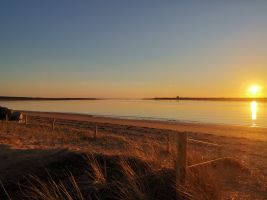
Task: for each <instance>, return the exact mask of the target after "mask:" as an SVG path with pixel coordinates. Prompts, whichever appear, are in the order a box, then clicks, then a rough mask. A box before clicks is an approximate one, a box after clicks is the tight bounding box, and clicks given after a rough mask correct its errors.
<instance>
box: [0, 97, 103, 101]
mask: <svg viewBox="0 0 267 200" xmlns="http://www.w3.org/2000/svg"><path fill="white" fill-rule="evenodd" d="M31 100H37V101H38V100H40V101H41V100H44V101H67V100H100V99H97V98H43V97H9V96H0V101H31Z"/></svg>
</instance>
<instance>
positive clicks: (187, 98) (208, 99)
mask: <svg viewBox="0 0 267 200" xmlns="http://www.w3.org/2000/svg"><path fill="white" fill-rule="evenodd" d="M144 100H177V101H241V102H250V101H259V102H267V98H223V97H213V98H209V97H179V98H177V97H175V98H173V97H155V98H146V99H144Z"/></svg>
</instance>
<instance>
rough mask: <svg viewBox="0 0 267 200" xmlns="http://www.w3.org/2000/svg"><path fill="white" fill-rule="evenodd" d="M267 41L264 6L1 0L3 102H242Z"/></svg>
mask: <svg viewBox="0 0 267 200" xmlns="http://www.w3.org/2000/svg"><path fill="white" fill-rule="evenodd" d="M266 36H267V1H265V0H255V1H252V0H250V1H249V0H247V1H246V0H239V1H238V0H235V1H228V0H226V1H214V0H210V1H198V0H196V1H190V0H189V1H178V0H177V1H174V0H173V1H168V0H167V1H163V0H160V1H156V0H151V1H149V0H132V1H130V0H129V1H125V0H120V1H119V0H106V1H101V0H95V1H89V0H88V1H87V0H42V1H41V0H16V1H15V0H1V1H0V74H1V79H0V95H11V96H43V97H44V96H45V97H59V96H60V97H128V98H136V97H154V96H176V95H180V96H226V97H228V96H245V93H246V88H247V87H248V86H249V85H251V84H260V85H261V86H262V88H263V91H264V90H265V89H264V88H265V86H266V85H267V82H266V75H267V55H266V54H267V37H266ZM265 94H266V93H265Z"/></svg>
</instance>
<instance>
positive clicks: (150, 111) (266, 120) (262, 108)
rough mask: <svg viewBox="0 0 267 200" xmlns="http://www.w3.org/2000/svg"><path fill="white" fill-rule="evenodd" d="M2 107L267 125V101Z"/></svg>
mask: <svg viewBox="0 0 267 200" xmlns="http://www.w3.org/2000/svg"><path fill="white" fill-rule="evenodd" d="M0 106H5V107H8V108H11V109H16V110H30V111H49V112H64V113H82V114H92V115H104V116H116V117H125V118H148V119H161V120H177V121H186V122H200V123H219V124H231V125H245V126H259V127H267V103H263V102H255V101H254V102H217V101H155V100H95V101H0Z"/></svg>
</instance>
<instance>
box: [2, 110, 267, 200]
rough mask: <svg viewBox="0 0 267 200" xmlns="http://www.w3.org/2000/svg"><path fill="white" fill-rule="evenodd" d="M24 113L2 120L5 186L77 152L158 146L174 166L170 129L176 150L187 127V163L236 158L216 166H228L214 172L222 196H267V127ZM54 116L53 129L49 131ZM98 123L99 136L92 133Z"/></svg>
mask: <svg viewBox="0 0 267 200" xmlns="http://www.w3.org/2000/svg"><path fill="white" fill-rule="evenodd" d="M24 113H25V114H27V116H28V125H27V126H26V125H25V124H23V123H22V124H14V123H10V124H8V123H5V122H2V123H1V129H0V147H1V148H0V179H1V181H2V182H4V183H5V184H6V188H7V190H11V191H12V190H13V189H12V188H13V187H15V186H14V185H13V184H14V182H17V181H18V180H20V179H21V177H22V176H25V174H32V173H33V174H39V175H40V176H41V177H42V173H41V172H40V168H49V169H50V170H54V169H53V168H51V166H50V165H51V164H52V165H53V163H55V162H64V160H69V161H68V162H70V163H73V162H75V161H73V160H72V159H74V160H75V159H77V155H76V154H77V153H78V154H84V153H97V154H98V153H100V154H101V155H106V156H117V155H124V154H127V153H129V155H131V156H132V155H134V156H135V157H143V158H144V157H147V156H148V157H153V156H152V154H153V155H154V154H155V149H159V150H157V152H159V154H157V160H159V159H160V160H161V161H160V164H161V165H162V166H164V167H163V168H164V169H165V168H166V169H171V168H172V167H173V160H172V159H171V157H169V156H168V155H167V154H166V135H171V141H170V143H171V148H170V149H171V152H174V151H175V145H176V144H175V136H176V134H177V133H179V132H188V138H189V139H190V140H189V141H188V142H189V144H188V152H189V155H188V165H192V164H196V163H199V162H203V161H206V160H210V159H214V158H218V157H229V158H230V159H232V160H234V162H233V161H231V162H221V163H218V166H217V165H216V166H215V168H216V170H218V169H221V170H222V169H223V171H224V170H225V172H221V174H220V173H219V174H220V175H216V176H221V175H223V177H220V179H221V181H222V182H223V189H222V191H223V194H221V195H220V198H218V199H252V198H253V199H266V198H267V188H266V186H267V156H266V155H267V129H265V128H259V127H242V126H230V125H215V124H200V123H181V122H164V121H156V120H152V121H151V120H132V119H120V118H109V117H100V116H91V115H82V114H64V113H45V112H25V111H24ZM53 119H55V130H54V131H53V132H52V133H51V123H52V121H53ZM96 124H97V126H98V138H97V139H93V134H94V129H95V125H96ZM40 133H41V134H40ZM195 140H197V141H203V142H208V143H214V144H219V145H221V147H220V148H219V149H218V148H217V147H214V146H210V145H208V144H207V145H206V144H201V143H196V142H194V141H195ZM151 146H153V148H152V149H153V153H151V149H150V147H151ZM125 149H127V151H125ZM127 155H128V154H127ZM137 155H138V156H137ZM78 163H79V162H78ZM229 163H230V164H229ZM233 163H234V164H233ZM64 166H65V165H64ZM71 166H72V165H71ZM74 166H75V164H74ZM76 167H77V166H76ZM78 167H79V168H80V167H81V166H78ZM208 167H210V166H208ZM68 168H70V166H68ZM226 172H227V173H226ZM216 173H217V172H216ZM217 179H218V177H217ZM14 190H16V189H14ZM2 195H3V194H2ZM214 198H215V197H214ZM203 199H204V198H203ZM207 199H209V198H207ZM210 199H212V198H210Z"/></svg>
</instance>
